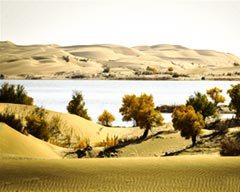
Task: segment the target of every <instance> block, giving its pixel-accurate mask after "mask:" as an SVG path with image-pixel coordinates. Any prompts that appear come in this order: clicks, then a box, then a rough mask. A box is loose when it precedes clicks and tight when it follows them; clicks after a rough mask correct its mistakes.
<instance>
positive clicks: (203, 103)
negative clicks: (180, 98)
mask: <svg viewBox="0 0 240 192" xmlns="http://www.w3.org/2000/svg"><path fill="white" fill-rule="evenodd" d="M186 105H191V106H193V108H194V110H195V111H196V112H199V113H201V114H202V116H203V118H204V119H206V117H209V116H213V115H215V114H216V112H217V107H216V105H214V103H213V102H211V101H209V100H208V97H207V96H206V95H205V94H201V93H200V92H196V93H195V96H191V97H190V98H189V99H188V100H187V102H186Z"/></svg>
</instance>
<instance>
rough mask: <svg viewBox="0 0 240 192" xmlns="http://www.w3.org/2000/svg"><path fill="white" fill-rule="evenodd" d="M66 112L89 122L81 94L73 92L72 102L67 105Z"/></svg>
mask: <svg viewBox="0 0 240 192" xmlns="http://www.w3.org/2000/svg"><path fill="white" fill-rule="evenodd" d="M67 110H68V112H69V113H71V114H75V115H78V116H80V117H82V118H85V119H87V120H91V118H90V116H89V115H88V113H87V109H85V102H84V100H83V95H82V92H80V91H74V92H73V95H72V100H71V101H70V102H69V103H68V106H67Z"/></svg>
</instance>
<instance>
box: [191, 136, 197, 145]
mask: <svg viewBox="0 0 240 192" xmlns="http://www.w3.org/2000/svg"><path fill="white" fill-rule="evenodd" d="M196 140H197V136H196V135H193V136H192V146H195V144H196Z"/></svg>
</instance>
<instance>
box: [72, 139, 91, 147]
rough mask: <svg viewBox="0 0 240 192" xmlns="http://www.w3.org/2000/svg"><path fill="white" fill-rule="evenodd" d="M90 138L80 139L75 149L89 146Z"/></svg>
mask: <svg viewBox="0 0 240 192" xmlns="http://www.w3.org/2000/svg"><path fill="white" fill-rule="evenodd" d="M89 143H90V142H89V139H83V140H80V141H79V142H78V143H77V144H76V145H75V146H74V148H75V149H85V148H86V147H87V146H89Z"/></svg>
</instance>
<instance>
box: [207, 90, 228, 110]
mask: <svg viewBox="0 0 240 192" xmlns="http://www.w3.org/2000/svg"><path fill="white" fill-rule="evenodd" d="M221 92H222V89H219V88H218V87H214V88H212V89H209V90H207V94H208V95H209V96H210V98H211V99H212V100H213V101H214V104H215V105H216V106H217V105H218V104H219V103H224V102H225V101H226V99H225V97H224V96H222V95H220V93H221Z"/></svg>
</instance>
